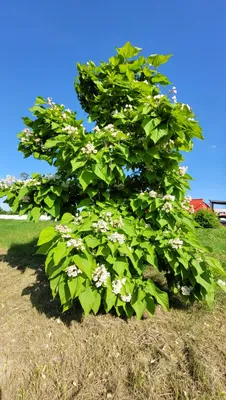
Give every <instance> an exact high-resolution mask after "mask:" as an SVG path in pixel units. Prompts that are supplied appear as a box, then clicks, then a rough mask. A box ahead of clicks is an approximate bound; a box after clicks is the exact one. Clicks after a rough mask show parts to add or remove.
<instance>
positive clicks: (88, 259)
mask: <svg viewBox="0 0 226 400" xmlns="http://www.w3.org/2000/svg"><path fill="white" fill-rule="evenodd" d="M72 260H73V262H74V263H75V265H76V266H77V267H78V268H79V269H80V270H81V271H82V272H84V274H86V276H87V277H88V278H89V279H92V272H93V267H94V262H93V258H92V256H89V255H88V254H81V255H78V254H76V255H75V256H73V257H72Z"/></svg>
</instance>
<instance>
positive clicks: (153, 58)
mask: <svg viewBox="0 0 226 400" xmlns="http://www.w3.org/2000/svg"><path fill="white" fill-rule="evenodd" d="M170 57H172V54H166V55H165V56H164V55H163V54H152V55H150V56H149V57H148V62H149V64H151V65H153V66H154V67H159V65H161V64H164V63H166V62H167V61H168V60H169V59H170Z"/></svg>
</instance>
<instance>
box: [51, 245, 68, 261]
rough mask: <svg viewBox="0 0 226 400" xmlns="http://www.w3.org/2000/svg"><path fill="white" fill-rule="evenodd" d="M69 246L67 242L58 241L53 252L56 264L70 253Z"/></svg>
mask: <svg viewBox="0 0 226 400" xmlns="http://www.w3.org/2000/svg"><path fill="white" fill-rule="evenodd" d="M68 250H69V249H68V248H67V246H66V243H65V242H58V243H57V246H56V247H55V250H54V253H53V261H54V265H58V264H59V263H60V261H61V260H62V259H63V258H64V257H65V256H66V255H67V254H68Z"/></svg>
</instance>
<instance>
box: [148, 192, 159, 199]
mask: <svg viewBox="0 0 226 400" xmlns="http://www.w3.org/2000/svg"><path fill="white" fill-rule="evenodd" d="M149 196H150V197H153V198H154V197H157V196H158V193H157V192H155V191H154V190H151V191H150V192H149Z"/></svg>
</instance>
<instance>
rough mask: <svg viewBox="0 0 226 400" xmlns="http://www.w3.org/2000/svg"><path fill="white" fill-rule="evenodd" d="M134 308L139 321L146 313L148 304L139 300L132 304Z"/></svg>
mask: <svg viewBox="0 0 226 400" xmlns="http://www.w3.org/2000/svg"><path fill="white" fill-rule="evenodd" d="M132 307H133V309H134V311H135V313H136V316H137V319H141V318H142V316H143V313H144V311H145V310H146V308H147V304H146V301H145V300H143V301H142V300H137V301H136V302H135V303H133V304H132Z"/></svg>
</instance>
